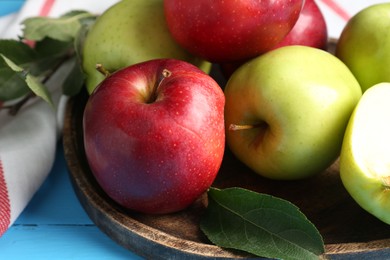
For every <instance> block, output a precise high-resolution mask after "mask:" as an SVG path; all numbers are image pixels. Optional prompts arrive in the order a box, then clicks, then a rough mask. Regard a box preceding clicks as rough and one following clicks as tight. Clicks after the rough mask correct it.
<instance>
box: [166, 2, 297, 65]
mask: <svg viewBox="0 0 390 260" xmlns="http://www.w3.org/2000/svg"><path fill="white" fill-rule="evenodd" d="M303 3H304V1H303V0H263V1H248V0H213V1H209V0H196V1H194V0H165V1H164V11H165V17H166V20H167V24H168V29H169V31H170V32H171V34H172V36H173V38H174V39H176V41H177V42H178V43H179V44H180V45H181V46H182V47H184V48H185V49H187V50H188V51H189V52H191V53H193V54H195V55H197V56H199V57H202V58H204V59H206V60H208V61H211V62H215V63H220V62H231V61H237V60H246V59H249V58H252V57H255V56H257V55H259V54H261V53H264V52H266V51H268V50H270V49H271V48H272V47H273V46H275V45H276V44H277V43H279V42H280V41H281V40H282V39H283V38H284V37H285V36H286V35H287V33H288V32H289V31H290V30H291V29H292V28H293V26H294V24H295V23H296V21H297V20H298V17H299V14H300V11H301V9H302V6H303Z"/></svg>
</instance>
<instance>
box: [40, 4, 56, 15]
mask: <svg viewBox="0 0 390 260" xmlns="http://www.w3.org/2000/svg"><path fill="white" fill-rule="evenodd" d="M54 2H55V0H46V1H45V2H44V3H43V6H42V8H41V10H40V11H39V16H47V15H48V14H49V13H50V10H51V8H52V7H53V5H54Z"/></svg>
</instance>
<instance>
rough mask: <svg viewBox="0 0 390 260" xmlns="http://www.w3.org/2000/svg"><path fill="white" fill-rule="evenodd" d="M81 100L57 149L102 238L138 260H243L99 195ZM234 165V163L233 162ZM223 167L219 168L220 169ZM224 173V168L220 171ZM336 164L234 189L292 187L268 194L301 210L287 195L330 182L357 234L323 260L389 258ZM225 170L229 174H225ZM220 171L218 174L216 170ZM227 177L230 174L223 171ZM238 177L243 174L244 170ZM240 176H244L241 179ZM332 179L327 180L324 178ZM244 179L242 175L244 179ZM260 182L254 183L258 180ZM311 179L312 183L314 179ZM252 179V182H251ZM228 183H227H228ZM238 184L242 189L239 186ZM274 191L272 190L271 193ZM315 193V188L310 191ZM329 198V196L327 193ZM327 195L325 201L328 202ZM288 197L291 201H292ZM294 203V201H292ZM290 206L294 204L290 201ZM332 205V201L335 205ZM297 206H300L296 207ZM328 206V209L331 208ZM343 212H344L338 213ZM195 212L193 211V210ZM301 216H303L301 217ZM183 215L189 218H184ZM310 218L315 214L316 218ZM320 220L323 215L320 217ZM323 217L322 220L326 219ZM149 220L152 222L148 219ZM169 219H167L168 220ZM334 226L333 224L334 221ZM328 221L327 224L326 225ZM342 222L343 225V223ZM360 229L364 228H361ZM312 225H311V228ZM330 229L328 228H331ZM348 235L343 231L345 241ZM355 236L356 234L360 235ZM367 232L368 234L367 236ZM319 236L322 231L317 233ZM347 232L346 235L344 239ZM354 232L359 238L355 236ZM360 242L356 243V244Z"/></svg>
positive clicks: (387, 234)
mask: <svg viewBox="0 0 390 260" xmlns="http://www.w3.org/2000/svg"><path fill="white" fill-rule="evenodd" d="M86 99H87V94H86V93H84V92H83V93H81V94H79V95H77V96H75V97H72V98H70V99H69V101H68V103H67V107H66V112H65V121H64V130H63V143H64V152H65V159H66V161H67V165H68V169H69V174H70V178H71V181H72V184H73V187H74V190H75V193H76V195H77V197H78V199H79V201H80V203H81V205H82V206H83V208H84V210H85V211H86V212H87V214H88V215H89V217H90V218H91V220H92V221H93V222H94V223H95V224H96V226H98V227H99V228H100V229H101V230H102V231H103V232H104V233H106V234H107V235H108V236H109V237H110V238H111V239H113V240H114V241H115V242H117V243H118V244H120V245H121V246H123V247H125V248H127V249H129V250H131V251H133V252H135V253H136V254H138V255H141V256H144V257H146V258H150V257H152V258H161V259H166V258H184V257H185V258H192V259H201V258H213V259H216V258H244V257H247V256H248V255H246V254H244V253H240V252H237V251H233V250H227V249H223V248H220V247H218V246H215V245H212V244H210V243H207V242H203V241H200V242H198V241H193V240H190V239H186V238H182V237H178V236H177V235H175V234H170V233H169V231H168V232H167V231H166V230H165V231H164V230H161V229H159V228H158V227H155V226H150V225H149V224H148V223H143V222H142V221H140V220H139V219H142V216H141V218H140V214H137V213H134V212H129V211H126V210H125V209H123V208H122V207H120V206H119V205H117V204H116V203H114V202H113V201H112V200H110V198H108V197H107V196H106V195H105V193H104V192H103V191H102V190H101V189H100V187H99V185H98V184H97V183H96V182H95V181H94V179H93V177H92V174H91V172H90V170H89V166H88V163H87V161H86V158H85V154H84V147H83V139H82V138H83V137H82V126H81V120H82V119H81V118H82V112H83V109H84V106H85V102H86ZM233 161H234V160H233ZM223 165H224V164H223ZM226 167H227V168H229V167H233V168H234V167H236V168H235V169H236V170H237V169H243V168H244V166H243V165H241V164H239V162H236V161H234V162H233V164H232V165H227V166H226ZM226 167H225V168H226ZM337 167H338V166H337V162H335V164H334V165H332V167H330V168H329V169H328V170H327V172H325V173H324V174H323V176H325V177H318V178H320V179H318V180H317V179H315V178H314V179H313V180H308V181H304V182H303V183H298V184H287V183H282V184H280V183H274V182H272V181H269V182H268V180H264V179H261V177H258V176H252V175H254V174H250V173H249V174H248V177H244V179H245V178H247V179H245V180H246V182H245V180H244V182H243V183H239V184H238V185H239V186H242V187H244V188H251V185H252V184H253V183H255V182H258V181H259V180H260V181H262V182H265V184H264V185H263V188H264V187H269V190H265V191H264V192H267V193H268V192H271V191H272V190H276V189H277V188H278V187H279V188H280V185H282V186H283V187H284V185H287V186H286V188H283V189H279V190H287V191H288V190H289V189H291V187H293V188H292V189H294V187H295V186H291V185H297V186H299V187H298V189H297V190H295V191H294V190H292V191H291V193H287V194H285V193H283V192H282V193H280V194H278V193H277V194H273V195H276V196H280V197H285V198H287V199H289V198H292V199H293V200H292V202H293V203H295V204H297V203H298V205H299V206H300V207H302V208H305V204H304V203H306V202H307V200H310V198H305V199H299V196H302V194H301V195H299V194H298V195H297V196H295V195H291V194H296V193H299V192H300V190H301V189H302V187H303V188H305V189H307V188H308V187H309V189H310V187H312V186H313V183H314V184H317V183H323V182H324V180H325V182H326V181H329V180H331V182H332V183H331V184H329V185H331V186H332V187H333V186H337V187H336V188H334V189H338V191H334V192H333V193H334V194H336V196H339V193H340V192H341V195H340V199H337V201H341V202H340V203H338V202H337V203H334V202H333V204H337V205H336V206H335V207H336V208H338V209H340V208H341V209H342V210H341V211H343V212H345V213H344V215H345V216H343V218H345V217H348V216H349V217H350V218H351V219H356V221H355V222H354V221H352V222H353V223H352V224H351V225H352V227H351V228H350V229H351V230H355V228H358V229H359V231H357V233H356V234H355V233H354V234H353V235H352V237H353V238H354V239H353V241H348V240H347V241H338V239H336V238H332V236H330V237H331V238H330V239H329V241H325V249H326V253H325V256H326V257H331V256H343V255H349V256H351V255H355V254H356V255H358V256H359V257H363V256H364V257H372V256H382V257H384V256H387V257H389V256H390V228H389V226H387V225H385V224H384V223H382V222H380V221H378V220H377V219H375V218H374V217H372V216H371V215H369V214H368V213H366V212H364V211H363V210H362V209H361V208H360V207H358V206H357V205H356V204H355V203H354V202H353V201H352V199H351V198H350V197H349V195H348V194H347V193H346V192H345V191H343V190H342V189H343V188H342V187H341V186H340V185H341V184H340V181H339V180H337V177H334V176H333V175H334V172H336V171H337ZM229 169H230V168H229ZM221 171H223V169H222V170H221ZM229 171H231V170H229ZM243 171H247V170H246V169H245V170H243ZM245 174H246V173H245ZM328 175H329V176H332V177H329V176H328ZM245 176H246V175H245ZM235 178H236V177H234V176H233V177H231V176H230V177H226V178H224V179H223V180H222V181H219V182H218V181H217V182H216V186H217V187H221V188H224V187H229V186H232V183H233V184H235V181H236V180H235ZM259 178H260V179H259ZM316 178H317V177H316ZM254 179H255V181H254ZM232 181H233V182H232ZM241 184H242V185H241ZM275 187H277V188H276V189H275ZM314 189H316V188H314ZM324 189H325V190H326V191H327V190H330V189H329V187H325V188H324ZM330 194H331V195H332V192H331V191H330ZM331 195H330V196H331ZM293 197H294V198H293ZM295 197H298V199H296V198H295ZM294 199H295V200H296V201H295V200H294ZM315 199H316V201H314V199H313V201H314V202H310V203H317V204H318V200H320V199H321V198H319V199H318V198H315ZM335 201H336V200H335ZM300 202H302V203H303V204H302V205H300V204H299V203H300ZM333 204H332V205H333ZM345 207H347V209H345V210H343V209H344V208H345ZM322 208H324V209H321V211H320V212H321V214H324V213H323V212H325V213H326V212H327V211H326V209H325V206H322ZM194 210H195V211H196V210H197V209H194ZM304 213H306V212H304ZM189 214H192V212H190V213H189ZM308 214H309V219H311V218H310V217H311V215H310V214H311V211H310V210H309V212H308ZM313 214H318V213H317V212H315V213H313ZM325 215H326V214H325ZM333 215H335V213H332V212H330V213H329V214H328V215H326V217H327V218H329V217H330V218H332V217H333ZM326 217H325V216H324V218H325V219H326ZM150 218H152V217H150ZM169 218H170V217H169V216H168V217H167V219H168V220H169ZM320 220H322V218H319V225H320V226H321V225H322V224H321V223H322V221H320ZM336 220H339V218H337V219H336ZM332 221H333V220H331V221H330V222H329V223H331V222H332ZM343 221H344V220H343ZM349 222H350V221H349V220H345V221H344V222H342V223H340V224H339V225H338V226H337V225H336V228H342V227H343V226H348V225H349V224H348V223H349ZM356 223H364V224H362V225H363V227H360V225H359V224H356ZM365 223H369V224H368V225H367V226H366V227H365V226H364V225H365ZM315 224H316V225H317V223H315ZM331 224H332V223H331ZM327 225H328V224H325V225H324V228H323V230H325V231H324V232H325V233H326V232H327V230H328V229H329V228H328V227H327ZM351 230H347V231H346V234H347V236H346V237H347V238H348V235H349V233H351V232H352V231H351ZM360 230H361V231H360ZM370 230H371V231H370ZM366 231H367V232H373V234H371V235H370V236H368V237H367V238H362V239H359V237H360V236H363V235H365V232H366ZM320 232H322V229H320ZM348 232H349V233H348ZM359 232H360V233H359ZM329 233H330V234H333V233H334V231H330V232H329ZM360 240H361V241H360Z"/></svg>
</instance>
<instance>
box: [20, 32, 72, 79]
mask: <svg viewBox="0 0 390 260" xmlns="http://www.w3.org/2000/svg"><path fill="white" fill-rule="evenodd" d="M34 50H35V51H36V58H35V59H34V60H31V61H30V63H29V64H26V67H28V68H29V71H30V73H31V74H32V75H34V76H38V75H39V76H44V75H45V74H46V73H51V71H52V70H53V68H55V67H56V66H57V65H58V64H59V63H61V62H62V61H64V59H68V58H69V57H70V56H72V55H73V43H72V42H62V41H58V40H54V39H51V38H45V39H43V40H42V41H39V42H37V43H36V45H35V49H34Z"/></svg>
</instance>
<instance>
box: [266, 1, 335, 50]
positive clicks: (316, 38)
mask: <svg viewBox="0 0 390 260" xmlns="http://www.w3.org/2000/svg"><path fill="white" fill-rule="evenodd" d="M327 44H328V28H327V25H326V21H325V17H324V15H323V13H322V11H321V9H320V8H319V7H318V5H317V3H316V2H315V1H314V0H305V4H304V5H303V8H302V11H301V13H300V15H299V18H298V21H297V22H296V24H295V25H294V27H293V28H292V30H291V31H290V32H289V33H288V34H287V35H286V37H284V38H283V40H282V41H281V42H279V43H278V44H277V45H276V46H275V47H274V48H273V49H276V48H280V47H282V46H287V45H304V46H310V47H314V48H318V49H323V50H326V48H327Z"/></svg>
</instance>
